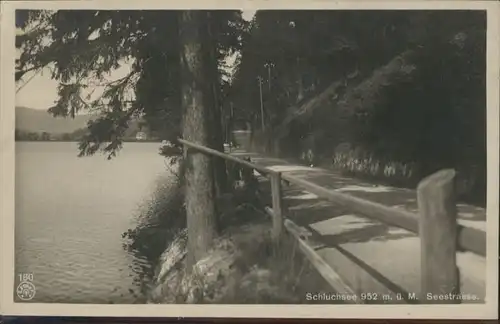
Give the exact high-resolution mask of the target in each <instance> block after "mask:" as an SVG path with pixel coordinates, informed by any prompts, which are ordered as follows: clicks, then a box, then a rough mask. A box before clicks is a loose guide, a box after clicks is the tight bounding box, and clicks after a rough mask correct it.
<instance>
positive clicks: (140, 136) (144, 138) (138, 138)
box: [135, 132, 148, 141]
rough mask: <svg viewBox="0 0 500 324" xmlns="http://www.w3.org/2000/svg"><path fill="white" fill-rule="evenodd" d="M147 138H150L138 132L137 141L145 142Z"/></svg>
mask: <svg viewBox="0 0 500 324" xmlns="http://www.w3.org/2000/svg"><path fill="white" fill-rule="evenodd" d="M147 138H148V136H147V135H146V133H144V132H137V134H136V135H135V139H136V140H138V141H144V140H146V139H147Z"/></svg>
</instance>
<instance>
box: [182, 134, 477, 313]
mask: <svg viewBox="0 0 500 324" xmlns="http://www.w3.org/2000/svg"><path fill="white" fill-rule="evenodd" d="M179 142H180V143H181V144H183V145H184V147H185V149H186V150H187V149H194V150H196V151H199V152H202V153H204V154H208V155H213V156H218V157H220V158H223V159H225V160H229V161H232V162H235V163H239V164H241V165H243V166H245V167H248V168H251V169H254V170H256V171H258V172H259V173H260V174H262V175H264V176H267V177H268V178H269V179H270V182H271V194H272V209H271V208H268V209H267V212H268V214H270V215H271V216H272V219H273V237H274V239H275V240H279V238H280V236H281V235H282V231H283V228H285V229H286V230H287V232H288V233H290V234H291V235H292V237H294V238H295V239H296V240H298V241H299V246H300V248H301V251H302V252H303V253H304V254H305V255H306V257H307V258H308V259H309V260H310V262H311V263H312V264H313V265H314V266H315V268H316V269H317V270H318V271H319V273H320V274H321V275H322V276H323V277H324V278H325V279H326V281H327V282H329V283H330V285H332V287H333V288H334V289H335V290H337V291H339V290H340V291H342V290H344V291H350V288H349V287H348V286H347V285H346V284H345V283H344V282H343V281H342V279H340V276H339V275H338V274H336V273H335V272H334V271H333V270H332V269H331V267H329V266H328V265H327V264H326V262H325V261H324V260H322V259H321V257H320V256H319V255H318V254H317V253H316V251H314V250H313V249H312V248H310V247H309V246H308V245H307V244H306V243H305V242H304V241H303V240H302V239H301V238H300V235H298V234H297V231H296V227H297V226H296V225H295V224H294V223H293V222H292V221H291V220H289V219H284V215H283V208H282V188H281V182H282V180H286V181H287V182H289V183H292V184H295V185H297V186H299V187H302V188H303V189H305V190H306V191H308V192H310V193H313V194H315V195H317V196H318V197H320V198H323V199H326V200H329V201H332V202H334V203H336V204H339V205H341V206H343V207H345V208H347V209H349V210H351V211H352V212H355V213H359V214H361V215H363V216H365V217H368V218H372V219H377V220H379V221H382V222H384V223H387V224H390V225H394V226H397V227H400V228H403V229H406V230H408V231H410V232H413V233H416V234H418V235H419V237H420V245H421V292H422V294H424V295H425V293H441V294H443V293H452V294H456V293H459V291H460V275H459V272H458V267H457V264H456V253H457V251H460V250H465V251H471V252H473V253H476V254H479V255H481V256H485V255H486V233H484V232H483V231H480V230H477V229H473V228H469V227H464V226H461V225H459V224H458V222H457V208H456V201H455V191H454V190H455V189H454V187H455V186H454V183H455V176H456V174H455V171H454V170H451V169H447V170H441V171H439V172H436V173H435V174H432V175H430V176H428V177H427V178H425V179H423V180H422V181H421V182H420V183H419V185H418V187H417V201H418V208H419V211H418V215H417V214H416V213H411V212H408V211H404V210H398V209H396V208H392V207H387V206H384V205H382V204H379V203H375V202H371V201H368V200H365V199H361V198H357V197H353V196H350V195H347V194H343V193H339V192H335V191H333V190H329V189H326V188H323V187H321V186H318V185H316V184H313V183H311V182H309V181H307V180H304V179H299V178H296V177H294V176H291V175H286V174H281V172H277V171H274V170H272V169H269V168H266V167H262V166H259V165H256V164H254V163H251V162H248V161H246V160H243V159H240V158H237V157H235V156H232V155H229V154H226V153H222V152H219V151H217V150H214V149H210V148H207V147H204V146H201V145H198V144H195V143H191V142H189V141H186V140H183V139H180V140H179ZM424 292H425V293H424ZM457 301H458V299H455V300H448V301H443V302H448V303H454V302H457Z"/></svg>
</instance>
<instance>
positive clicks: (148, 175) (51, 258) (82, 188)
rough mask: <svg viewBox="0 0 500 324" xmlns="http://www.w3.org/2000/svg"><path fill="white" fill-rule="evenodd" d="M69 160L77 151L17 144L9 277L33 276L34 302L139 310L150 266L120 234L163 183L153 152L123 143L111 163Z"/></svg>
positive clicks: (62, 146)
mask: <svg viewBox="0 0 500 324" xmlns="http://www.w3.org/2000/svg"><path fill="white" fill-rule="evenodd" d="M76 155H77V144H76V143H40V142H39V143H29V142H18V143H16V205H15V206H16V214H15V218H16V230H15V235H16V236H15V252H16V260H15V263H16V269H15V270H16V275H17V274H19V273H32V274H33V275H34V281H33V284H34V285H35V287H36V295H35V297H34V299H33V300H32V301H33V302H58V303H140V302H144V295H143V294H142V293H141V291H140V286H141V285H140V284H141V282H142V281H143V279H144V278H143V277H144V274H145V273H147V272H148V271H145V270H148V268H149V267H150V266H149V264H150V263H149V262H148V260H147V258H146V257H143V256H140V255H138V253H133V251H127V250H126V249H124V246H123V244H124V242H125V240H124V238H122V233H123V232H125V231H127V230H128V229H130V228H135V227H136V226H137V225H138V217H139V216H140V214H141V212H142V211H143V209H141V208H140V207H141V204H143V202H144V201H145V200H147V199H148V198H149V197H150V196H151V194H152V191H153V190H154V188H155V182H156V179H158V177H159V176H160V175H162V174H163V175H165V172H164V162H163V159H162V158H161V157H160V156H159V155H158V144H155V143H126V144H125V146H124V149H123V150H122V151H121V152H120V153H119V155H118V157H117V158H115V159H113V160H111V161H108V160H106V157H105V156H102V155H96V156H93V157H85V158H78V157H77V156H76ZM16 278H17V276H16ZM18 280H19V279H16V285H17V282H18Z"/></svg>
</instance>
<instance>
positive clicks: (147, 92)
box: [16, 10, 244, 157]
mask: <svg viewBox="0 0 500 324" xmlns="http://www.w3.org/2000/svg"><path fill="white" fill-rule="evenodd" d="M179 13H180V12H179V11H173V10H112V11H111V10H109V11H107V10H58V11H55V12H49V11H41V10H30V11H22V10H19V11H17V12H16V24H17V27H18V28H22V29H24V30H25V32H24V33H23V34H22V35H19V36H17V37H16V46H17V47H18V48H19V49H21V55H20V57H19V59H18V60H17V61H16V81H18V80H21V78H22V77H23V76H24V75H25V74H26V73H28V72H32V71H37V70H40V69H42V68H50V69H51V73H52V78H53V79H56V80H58V81H59V87H58V94H59V100H58V101H57V102H56V103H55V105H54V106H53V107H50V109H49V111H50V112H51V113H52V114H53V115H54V116H69V117H71V116H74V115H75V114H78V113H79V112H82V111H89V110H90V111H94V112H97V113H99V118H97V119H95V120H93V121H91V122H89V125H88V133H87V134H86V136H85V137H84V138H83V139H82V141H81V142H80V155H81V156H84V155H91V154H94V153H95V152H97V151H98V150H100V149H102V150H103V151H104V152H106V153H107V154H108V156H109V157H112V156H113V155H114V154H115V152H116V151H117V150H118V149H120V148H121V145H122V141H121V139H122V138H123V135H124V133H125V131H126V129H127V127H128V124H129V123H130V121H131V119H132V118H134V117H136V118H141V119H143V120H144V121H145V122H146V123H147V124H148V126H149V128H150V129H151V130H152V131H153V132H155V133H156V135H157V136H158V137H162V138H164V139H174V138H176V137H177V136H178V135H179V134H180V129H179V125H180V120H181V109H180V82H179V73H180V72H179V64H180V57H179V40H178V35H179V26H178V24H179V23H178V22H179ZM211 19H212V21H211V26H212V39H211V40H212V41H213V42H214V44H216V45H215V48H216V59H217V61H218V63H219V64H218V66H219V68H221V69H222V68H223V66H222V65H223V64H222V63H223V59H224V58H225V56H226V55H228V54H230V53H231V52H233V51H235V50H237V49H238V47H239V43H240V29H241V28H243V25H244V21H243V20H242V18H241V12H240V11H231V10H227V11H225V10H217V11H213V12H212V15H211ZM122 65H130V71H128V73H126V75H125V76H124V77H122V78H120V79H118V80H113V81H110V80H109V77H110V74H111V73H112V72H113V71H115V70H116V69H118V68H120V67H121V66H122ZM219 79H220V78H219ZM221 83H222V81H221V82H220V83H219V86H217V88H216V91H221V87H222V86H223V85H222V84H221ZM97 86H100V87H101V89H102V91H101V92H102V93H100V94H99V95H94V96H90V97H89V96H85V94H86V93H87V94H88V93H89V92H92V91H95V90H96V88H97Z"/></svg>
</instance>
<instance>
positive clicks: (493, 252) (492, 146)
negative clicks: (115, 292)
mask: <svg viewBox="0 0 500 324" xmlns="http://www.w3.org/2000/svg"><path fill="white" fill-rule="evenodd" d="M0 5H1V16H0V17H1V18H0V19H1V29H0V32H1V46H0V50H1V56H0V58H1V61H0V63H1V64H0V67H1V69H0V70H1V79H0V80H1V83H0V86H1V88H0V100H1V101H0V104H1V105H0V108H1V109H0V123H1V127H0V131H1V164H0V166H1V173H0V183H1V193H2V194H1V195H0V198H1V200H0V208H1V216H2V217H1V221H2V226H1V231H2V234H1V238H2V245H1V246H2V250H1V252H2V254H1V257H0V260H1V262H2V267H1V273H0V274H1V279H2V281H1V283H0V287H2V289H0V293H1V294H2V295H1V299H0V307H1V308H0V312H1V313H3V314H4V315H36V316H56V315H57V316H124V317H139V316H140V317H260V318H262V317H268V318H357V317H359V316H363V317H365V318H432V319H447V318H448V319H449V318H454V319H467V318H481V319H494V318H496V316H497V304H498V290H497V287H498V259H497V256H498V228H499V222H498V210H499V209H498V208H499V205H498V197H499V191H498V179H499V163H498V161H499V160H498V154H499V153H498V152H499V132H498V124H499V109H498V107H499V88H500V86H499V85H500V83H499V72H500V71H499V62H498V59H499V57H500V56H499V43H500V39H499V32H500V29H499V14H500V10H499V9H500V3H499V2H494V1H489V2H484V1H405V2H403V1H393V2H389V1H385V2H379V1H374V0H373V1H357V0H353V1H350V2H345V1H307V2H306V1H304V0H283V1H279V0H275V1H272V2H271V1H258V0H254V1H249V0H247V1H245V0H189V1H182V2H181V3H179V2H178V1H175V0H169V1H158V0H156V1H155V0H153V1H151V0H142V1H134V0H106V1H105V0H82V1H41V0H38V1H1V2H0ZM194 8H198V9H210V8H217V9H223V8H227V9H230V8H232V9H235V8H237V9H243V10H256V9H352V10H356V9H479V10H487V12H488V14H487V17H488V35H487V55H488V60H487V72H488V73H487V85H488V91H487V105H488V108H487V134H488V140H487V145H488V154H487V158H488V164H487V168H488V184H487V188H488V195H487V198H488V203H487V214H488V218H487V228H488V234H487V276H486V280H487V285H486V287H487V288H486V303H485V304H484V305H409V306H406V305H404V306H403V305H377V306H372V305H341V306H339V305H331V306H330V305H328V306H326V305H303V306H302V305H293V306H292V305H290V306H287V305H238V306H236V305H234V306H225V305H95V304H88V305H85V304H80V305H75V304H36V303H14V302H13V300H12V296H13V287H14V273H13V271H12V269H13V268H14V165H15V164H14V156H15V154H14V131H13V129H14V125H15V124H14V115H15V112H14V107H15V96H14V94H15V84H14V77H13V75H14V57H15V49H14V36H15V28H14V26H15V24H14V10H15V9H194ZM360 308H361V309H362V311H361V309H360ZM361 314H363V315H361Z"/></svg>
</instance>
